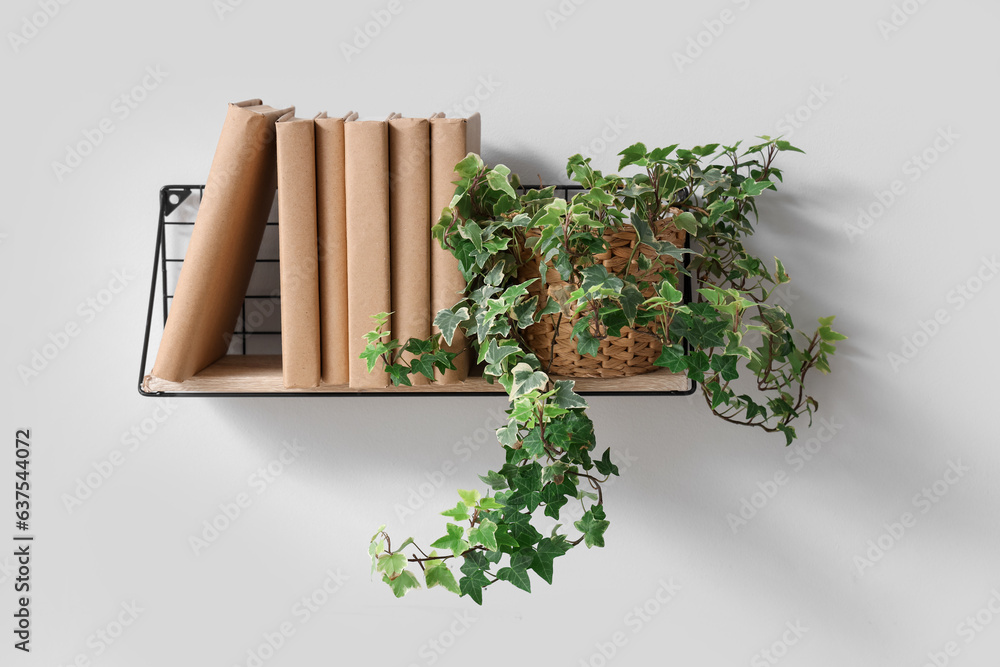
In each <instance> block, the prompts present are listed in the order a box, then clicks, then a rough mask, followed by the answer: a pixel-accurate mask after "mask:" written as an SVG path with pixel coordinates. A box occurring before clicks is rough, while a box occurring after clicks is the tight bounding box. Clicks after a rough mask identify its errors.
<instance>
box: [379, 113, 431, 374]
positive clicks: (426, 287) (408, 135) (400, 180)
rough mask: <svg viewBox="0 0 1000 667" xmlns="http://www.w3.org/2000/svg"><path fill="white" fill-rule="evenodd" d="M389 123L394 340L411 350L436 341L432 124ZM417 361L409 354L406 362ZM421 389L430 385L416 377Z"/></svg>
mask: <svg viewBox="0 0 1000 667" xmlns="http://www.w3.org/2000/svg"><path fill="white" fill-rule="evenodd" d="M388 123H389V194H390V199H389V200H390V220H391V224H390V230H391V241H390V258H391V261H390V266H391V268H390V276H391V279H390V285H391V289H390V292H391V296H392V334H393V337H394V338H397V339H398V340H399V341H400V343H401V344H403V345H405V344H406V341H407V340H409V339H410V338H420V339H426V338H429V337H430V335H431V320H432V319H433V318H432V316H431V257H430V254H431V241H432V240H431V214H430V212H431V207H430V123H429V122H428V120H427V119H426V118H402V117H398V116H397V117H392V116H390V119H389V121H388ZM409 357H411V355H410V354H409V353H404V355H403V358H404V359H408V358H409ZM410 381H411V382H412V383H413V384H415V385H423V384H428V382H429V380H428V379H427V378H426V377H424V376H423V375H412V376H410Z"/></svg>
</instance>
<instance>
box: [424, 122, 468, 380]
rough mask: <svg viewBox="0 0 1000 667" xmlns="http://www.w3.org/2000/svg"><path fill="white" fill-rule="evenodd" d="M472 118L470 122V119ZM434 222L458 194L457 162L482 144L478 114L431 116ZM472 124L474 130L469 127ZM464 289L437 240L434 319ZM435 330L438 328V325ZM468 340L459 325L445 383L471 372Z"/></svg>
mask: <svg viewBox="0 0 1000 667" xmlns="http://www.w3.org/2000/svg"><path fill="white" fill-rule="evenodd" d="M470 121H471V122H470ZM429 123H430V130H431V132H430V134H431V224H432V225H433V224H435V223H437V221H438V218H440V217H441V211H442V210H444V209H445V208H446V207H447V206H448V205H449V204H450V203H451V199H452V197H453V196H454V195H455V181H457V180H458V174H457V173H455V165H456V164H458V163H459V162H461V160H462V158H464V157H465V156H466V155H467V154H468V152H469V147H470V146H472V147H474V148H476V149H478V148H479V133H480V130H479V127H480V124H479V114H474V116H473V117H472V118H470V119H465V118H443V117H440V116H436V117H433V116H432V117H431V118H430V120H429ZM470 127H471V130H470ZM464 291H465V279H464V278H463V277H462V272H461V271H460V270H459V268H458V260H457V259H455V257H454V256H453V255H452V254H451V253H450V252H449V251H447V250H445V249H443V248H441V245H440V244H439V243H438V242H437V241H436V240H435V241H433V242H432V243H431V319H432V320H433V318H434V316H435V315H436V314H437V313H438V311H440V310H442V309H445V308H451V307H452V306H453V305H455V303H456V302H458V301H459V299H461V298H462V294H463V293H464ZM435 330H436V329H435ZM465 346H466V340H465V336H464V335H463V334H462V330H461V329H459V330H458V331H456V332H455V337H454V338H453V339H452V342H451V345H450V346H446V349H448V350H450V351H452V352H459V353H460V354H459V355H458V356H457V357H455V360H454V364H455V368H456V370H449V371H445V372H444V373H439V374H437V376H436V381H438V382H441V383H443V384H454V383H456V382H464V381H465V379H466V378H467V377H468V376H469V358H470V356H471V355H469V353H468V352H467V351H465Z"/></svg>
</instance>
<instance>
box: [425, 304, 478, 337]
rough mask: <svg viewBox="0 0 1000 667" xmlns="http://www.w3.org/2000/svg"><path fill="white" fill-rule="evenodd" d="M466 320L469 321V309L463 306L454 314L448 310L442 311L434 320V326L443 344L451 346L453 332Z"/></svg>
mask: <svg viewBox="0 0 1000 667" xmlns="http://www.w3.org/2000/svg"><path fill="white" fill-rule="evenodd" d="M467 319H469V309H468V308H466V307H464V306H463V307H462V308H459V309H458V310H456V311H454V312H452V311H450V310H442V311H440V312H439V313H438V314H437V316H436V317H435V318H434V326H436V327H437V328H438V329H440V331H441V335H442V336H443V337H444V340H445V342H446V343H448V345H451V341H452V339H453V338H454V337H455V330H456V329H458V325H460V324H461V323H462V322H464V321H465V320H467Z"/></svg>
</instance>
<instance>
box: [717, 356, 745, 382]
mask: <svg viewBox="0 0 1000 667" xmlns="http://www.w3.org/2000/svg"><path fill="white" fill-rule="evenodd" d="M737 361H738V358H737V357H736V356H735V355H732V354H722V355H719V354H717V355H715V356H713V357H712V365H711V368H712V370H713V371H715V372H716V373H718V374H719V375H721V376H722V379H723V380H727V381H728V380H735V379H736V378H738V377H739V376H740V373H739V370H737V368H736V362H737Z"/></svg>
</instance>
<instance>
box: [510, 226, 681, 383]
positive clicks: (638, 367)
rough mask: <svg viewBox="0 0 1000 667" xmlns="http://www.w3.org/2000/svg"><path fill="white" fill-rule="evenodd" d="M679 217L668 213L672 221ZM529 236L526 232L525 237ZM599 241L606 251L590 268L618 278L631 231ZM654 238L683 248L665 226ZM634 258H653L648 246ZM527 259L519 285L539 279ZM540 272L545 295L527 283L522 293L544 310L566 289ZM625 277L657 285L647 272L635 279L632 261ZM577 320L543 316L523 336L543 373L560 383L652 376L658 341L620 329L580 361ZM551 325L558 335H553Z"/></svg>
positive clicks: (632, 239) (551, 274) (555, 276)
mask: <svg viewBox="0 0 1000 667" xmlns="http://www.w3.org/2000/svg"><path fill="white" fill-rule="evenodd" d="M679 212H680V211H677V210H676V209H671V213H672V214H674V215H676V214H677V213H679ZM537 233H538V232H535V234H537ZM531 234H532V232H530V231H529V232H528V235H529V236H530V235H531ZM604 238H605V240H606V241H607V243H608V247H609V248H610V250H609V251H608V252H605V253H602V254H600V255H596V256H595V257H594V260H595V263H599V264H603V265H604V266H605V267H606V268H607V269H608V271H609V272H611V273H617V274H618V275H621V272H622V270H623V269H624V267H625V263H626V262H627V261H628V258H629V257H630V256H631V255H632V250H633V248H634V247H635V244H636V242H637V239H636V234H635V231H634V230H633V229H632V228H631V227H629V228H626V229H624V230H621V231H616V232H611V231H609V232H608V233H606V234H605V236H604ZM657 238H658V239H659V240H661V241H670V242H671V243H673V244H674V245H676V246H678V247H683V246H684V242H685V232H684V231H683V230H679V229H677V228H676V227H674V226H673V225H672V224H669V225H666V226H665V227H664V228H663V229H662V231H661V232H660V233H659V234H658V235H657ZM638 252H639V253H642V254H643V255H645V256H646V257H648V258H650V259H654V258H655V257H656V252H655V251H654V250H653V249H652V248H650V247H648V246H642V247H640V248H639V251H638ZM529 253H530V251H525V258H526V259H527V261H526V262H525V263H524V264H523V265H522V266H521V268H520V270H519V271H518V280H519V281H521V282H524V281H525V280H531V279H532V278H538V277H540V273H539V266H538V257H537V256H536V255H534V254H531V256H530V257H527V255H528V254H529ZM637 254H638V253H637ZM664 259H665V261H668V262H672V261H673V260H672V259H670V258H664ZM546 268H547V272H546V287H545V289H546V290H547V292H546V293H544V294H543V293H542V289H543V288H542V286H541V285H540V281H537V282H534V283H532V284H531V285H530V286H529V288H528V290H529V293H530V294H532V295H537V296H538V307H539V308H542V307H544V306H545V303H546V301H547V300H548V298H549V294H551V293H552V291H553V290H558V289H560V288H562V289H566V288H568V287H569V285H568V284H567V283H566V282H565V281H564V280H562V278H560V276H559V272H558V271H556V270H555V269H554V268H553V267H552V266H547V267H546ZM629 274H631V275H635V276H637V277H638V278H639V279H640V280H644V281H647V282H653V283H655V282H656V281H658V280H659V276H658V275H656V274H655V272H652V271H651V272H650V274H647V275H646V276H642V275H640V273H639V267H638V262H637V261H636V260H635V259H633V260H632V266H631V267H630V269H629ZM653 289H654V288H653V287H652V286H650V287H649V288H648V289H647V290H646V291H645V292H644V296H646V297H647V298H648V297H650V296H652V295H653ZM584 316H585V315H584ZM580 317H581V316H580V315H578V316H576V317H573V318H570V317H567V316H562V318H561V319H560V316H559V315H558V314H555V315H551V314H550V315H544V316H542V318H541V320H540V321H539V322H537V323H535V324H533V325H531V326H530V327H528V328H527V329H526V330H525V336H526V340H527V343H528V347H530V348H531V351H532V352H534V354H535V356H536V357H538V360H539V361H540V362H541V363H542V368H543V369H548V372H550V373H551V374H553V375H560V376H565V377H624V376H629V375H639V374H641V373H648V372H650V371H654V370H657V368H658V367H657V366H654V365H653V362H654V361H656V359H657V358H659V356H660V351H661V350H662V349H663V345H662V343H661V342H660V338H659V336H658V335H657V334H656V333H655V331H651V330H640V329H632V328H630V327H628V326H625V327H622V330H621V336H617V337H613V336H607V337H605V338H604V339H603V340H601V342H600V348H599V350H598V352H597V355H596V356H593V357H590V356H582V355H580V354H579V353H578V352H577V350H576V341H575V340H573V339H572V338H571V334H572V332H573V325H574V324H575V323H576V320H578V319H579V318H580ZM557 323H558V331H556V326H557ZM550 360H551V363H550Z"/></svg>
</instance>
